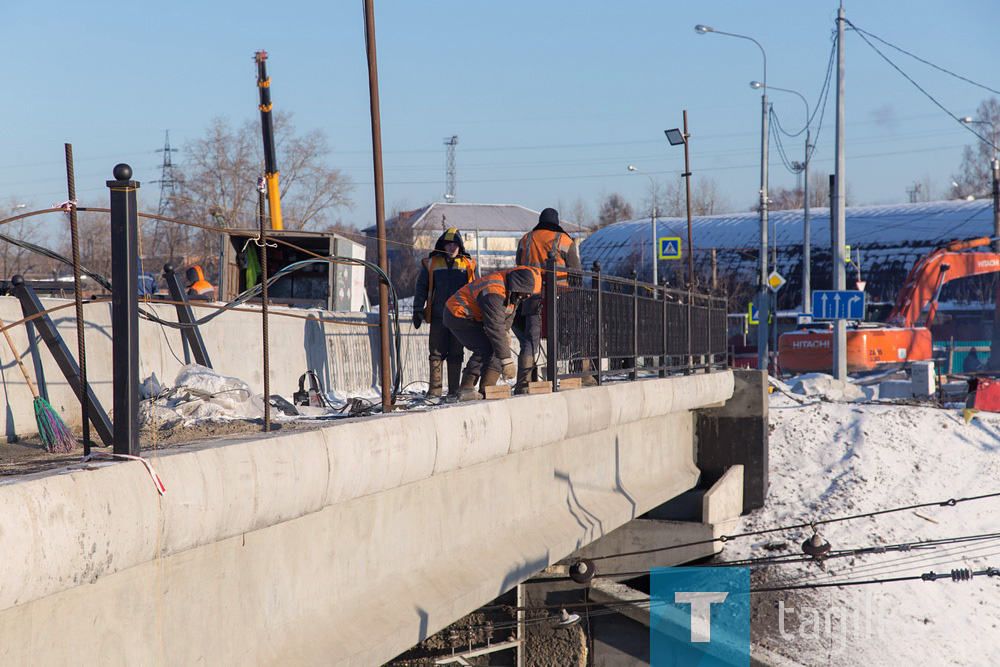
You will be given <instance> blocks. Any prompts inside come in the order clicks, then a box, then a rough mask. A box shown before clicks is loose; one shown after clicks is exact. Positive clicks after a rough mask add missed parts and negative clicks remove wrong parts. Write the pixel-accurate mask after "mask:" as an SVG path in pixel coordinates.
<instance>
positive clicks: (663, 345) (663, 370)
mask: <svg viewBox="0 0 1000 667" xmlns="http://www.w3.org/2000/svg"><path fill="white" fill-rule="evenodd" d="M660 283H661V287H662V290H663V291H662V293H661V294H660V301H661V305H660V311H661V312H662V314H663V318H662V319H663V335H662V336H660V351H661V352H663V356H661V357H660V377H661V378H665V377H667V359H668V357H667V279H666V278H661V279H660Z"/></svg>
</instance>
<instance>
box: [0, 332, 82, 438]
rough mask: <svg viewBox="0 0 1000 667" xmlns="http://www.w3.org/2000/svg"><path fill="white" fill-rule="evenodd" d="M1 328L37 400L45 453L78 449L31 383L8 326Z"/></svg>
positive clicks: (36, 408)
mask: <svg viewBox="0 0 1000 667" xmlns="http://www.w3.org/2000/svg"><path fill="white" fill-rule="evenodd" d="M0 328H2V329H3V335H4V338H6V339H7V345H9V346H10V351H11V352H12V353H13V354H14V359H16V360H17V365H18V367H19V368H20V369H21V374H22V375H24V381H25V382H27V383H28V388H29V389H31V395H32V396H34V398H35V400H34V408H35V423H36V424H37V426H38V435H39V436H41V438H42V444H43V445H45V451H47V452H50V453H52V454H67V453H69V452H72V451H73V450H74V449H76V438H74V437H73V432H72V431H70V430H69V427H68V426H66V424H65V422H63V420H62V418H61V417H60V416H59V413H58V412H56V410H55V408H53V407H52V406H51V405H49V402H48V401H46V400H45V399H44V398H42V397H41V396H39V395H38V390H37V389H35V383H34V382H32V381H31V376H29V375H28V369H27V368H25V367H24V362H22V361H21V355H20V354H18V352H17V348H15V347H14V341H12V340H11V339H10V334H9V333H7V325H5V324H4V323H3V320H0Z"/></svg>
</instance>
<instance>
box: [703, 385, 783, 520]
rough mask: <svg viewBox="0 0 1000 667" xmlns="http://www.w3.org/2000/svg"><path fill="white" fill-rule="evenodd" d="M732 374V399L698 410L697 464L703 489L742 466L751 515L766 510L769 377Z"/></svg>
mask: <svg viewBox="0 0 1000 667" xmlns="http://www.w3.org/2000/svg"><path fill="white" fill-rule="evenodd" d="M733 375H734V380H735V388H734V390H733V397H732V398H730V399H729V400H728V401H726V403H725V404H724V405H722V406H721V407H716V408H706V409H703V410H698V411H697V415H698V418H697V421H696V425H695V428H696V431H695V433H696V444H695V448H696V452H697V454H696V461H697V465H698V468H699V469H700V470H701V472H702V476H703V479H702V486H707V485H708V484H713V483H714V482H715V481H716V480H718V479H719V478H720V477H722V475H723V474H724V473H725V472H726V469H727V468H728V467H729V466H733V465H737V464H742V465H743V466H744V479H743V511H744V512H749V511H750V510H753V509H757V508H759V507H763V505H764V499H765V498H766V497H767V486H768V480H767V462H768V453H767V448H768V426H767V417H768V415H767V387H768V385H767V374H766V373H764V372H762V371H756V370H736V369H734V370H733Z"/></svg>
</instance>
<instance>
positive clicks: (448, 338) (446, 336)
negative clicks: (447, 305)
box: [427, 317, 465, 364]
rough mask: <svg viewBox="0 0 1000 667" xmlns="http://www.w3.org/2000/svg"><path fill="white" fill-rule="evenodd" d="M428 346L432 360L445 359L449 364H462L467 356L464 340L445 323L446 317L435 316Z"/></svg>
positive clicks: (429, 357) (428, 356) (428, 338)
mask: <svg viewBox="0 0 1000 667" xmlns="http://www.w3.org/2000/svg"><path fill="white" fill-rule="evenodd" d="M427 348H428V350H430V354H429V355H427V358H428V359H430V360H431V361H444V360H446V359H447V361H448V363H449V364H461V363H462V358H463V357H464V356H465V349H464V348H463V347H462V341H460V340H459V339H458V338H456V337H455V335H454V334H453V333H452V332H451V330H450V329H449V328H448V327H446V326H445V325H444V319H443V318H439V317H435V318H433V319H432V320H431V332H430V335H429V336H428V337H427Z"/></svg>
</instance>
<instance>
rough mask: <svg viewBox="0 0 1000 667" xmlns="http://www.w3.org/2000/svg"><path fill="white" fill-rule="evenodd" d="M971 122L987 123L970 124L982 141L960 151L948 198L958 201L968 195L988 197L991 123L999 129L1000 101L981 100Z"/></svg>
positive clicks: (991, 153)
mask: <svg viewBox="0 0 1000 667" xmlns="http://www.w3.org/2000/svg"><path fill="white" fill-rule="evenodd" d="M974 119H975V120H977V121H981V122H983V123H987V124H986V125H979V124H970V125H969V126H968V127H969V129H971V130H973V131H974V132H975V133H976V134H978V135H979V136H980V137H982V139H976V140H975V142H974V143H973V144H972V145H971V146H966V147H965V150H964V151H963V152H962V164H961V165H960V166H959V173H958V175H957V176H954V177H953V178H954V183H955V184H954V185H953V186H952V188H951V193H950V196H951V197H952V198H953V199H959V198H962V197H965V196H967V195H973V196H974V197H989V196H990V192H991V188H992V182H993V181H992V178H993V176H992V174H991V173H990V161H991V160H992V159H993V146H992V144H993V128H991V127H990V124H993V125H995V126H996V127H1000V101H998V100H997V98H995V97H991V98H990V99H988V100H983V101H982V102H981V103H980V104H979V108H978V109H976V115H975V116H974Z"/></svg>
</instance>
